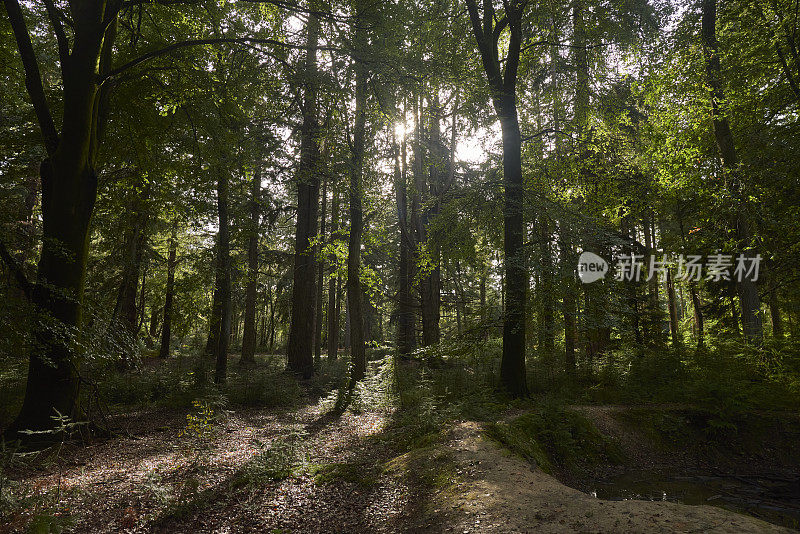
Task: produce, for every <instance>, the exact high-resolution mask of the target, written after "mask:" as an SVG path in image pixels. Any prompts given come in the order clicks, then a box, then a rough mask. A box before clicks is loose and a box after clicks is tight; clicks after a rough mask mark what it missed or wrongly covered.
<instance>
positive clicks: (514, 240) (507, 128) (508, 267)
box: [495, 93, 528, 396]
mask: <svg viewBox="0 0 800 534" xmlns="http://www.w3.org/2000/svg"><path fill="white" fill-rule="evenodd" d="M495 108H496V110H497V115H498V117H499V119H500V128H501V131H502V137H503V185H504V187H505V193H504V205H503V221H504V231H503V236H504V239H503V251H504V253H505V273H506V276H505V294H506V309H505V316H504V319H503V358H502V360H501V363H500V380H501V382H502V383H503V386H504V387H505V388H506V390H507V391H508V392H509V393H511V394H512V395H514V396H523V395H527V394H528V385H527V381H526V373H525V307H526V305H525V303H526V300H527V290H528V271H527V268H526V265H525V250H524V248H523V245H522V240H523V235H524V219H523V213H522V205H523V197H524V190H523V182H522V136H521V135H520V130H519V121H518V118H517V105H516V96H515V95H514V93H510V94H505V95H503V98H502V99H500V100H499V101H498V102H495Z"/></svg>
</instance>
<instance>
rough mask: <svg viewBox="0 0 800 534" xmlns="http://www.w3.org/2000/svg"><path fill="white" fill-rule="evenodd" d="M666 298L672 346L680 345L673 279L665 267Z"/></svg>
mask: <svg viewBox="0 0 800 534" xmlns="http://www.w3.org/2000/svg"><path fill="white" fill-rule="evenodd" d="M667 299H668V305H669V331H670V334H671V335H672V346H673V348H679V347H680V346H681V337H680V336H681V334H680V331H679V330H678V305H677V302H676V298H675V281H674V280H673V279H672V269H670V268H667Z"/></svg>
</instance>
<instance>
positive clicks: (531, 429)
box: [487, 404, 624, 472]
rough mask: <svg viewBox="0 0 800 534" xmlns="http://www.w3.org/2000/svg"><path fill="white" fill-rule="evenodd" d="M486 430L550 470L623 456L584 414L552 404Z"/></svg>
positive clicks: (606, 460) (512, 448)
mask: <svg viewBox="0 0 800 534" xmlns="http://www.w3.org/2000/svg"><path fill="white" fill-rule="evenodd" d="M487 433H488V435H489V437H491V438H493V439H495V440H497V441H499V442H500V443H502V444H503V445H505V446H506V447H508V448H509V449H510V450H511V451H513V452H515V453H516V454H519V455H520V456H522V457H523V458H525V459H527V460H528V461H531V462H533V463H535V464H536V465H538V466H540V467H541V468H542V469H543V470H545V471H547V472H552V471H553V470H554V468H558V469H567V470H569V469H575V468H577V467H579V466H580V465H593V464H597V463H600V462H611V463H621V462H622V461H623V459H624V458H623V456H622V453H621V451H620V449H619V447H618V446H617V445H616V444H615V443H613V442H611V441H610V440H609V439H608V438H606V437H605V436H603V435H602V434H601V433H600V432H599V431H598V430H597V429H596V428H595V427H594V425H592V423H591V422H590V421H589V420H588V419H586V418H585V417H584V416H583V415H581V414H579V413H577V412H575V411H573V410H569V409H564V408H560V407H558V406H555V405H550V404H545V405H544V406H542V407H541V408H539V409H538V410H536V411H533V412H530V413H526V414H524V415H521V416H519V417H516V418H515V419H513V420H512V421H510V422H508V423H493V424H491V425H490V426H489V427H488V428H487Z"/></svg>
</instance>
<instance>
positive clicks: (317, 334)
mask: <svg viewBox="0 0 800 534" xmlns="http://www.w3.org/2000/svg"><path fill="white" fill-rule="evenodd" d="M327 208H328V181H327V180H325V181H324V182H323V183H322V214H321V215H320V218H319V224H320V226H319V236H320V249H322V247H323V244H324V242H325V241H324V239H325V217H327V215H328V214H327V213H326V212H327ZM318 256H319V258H320V260H319V261H318V262H317V311H316V318H315V321H314V361H315V362H319V361H320V359H321V358H322V287H323V285H324V284H323V282H324V280H325V261H324V259H322V256H321V255H319V254H318Z"/></svg>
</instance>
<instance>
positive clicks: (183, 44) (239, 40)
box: [6, 0, 345, 83]
mask: <svg viewBox="0 0 800 534" xmlns="http://www.w3.org/2000/svg"><path fill="white" fill-rule="evenodd" d="M6 1H9V0H6ZM224 43H228V44H245V45H248V44H269V45H274V46H282V47H284V48H291V49H295V50H303V49H305V45H295V44H291V43H284V42H283V41H278V40H277V39H266V38H264V39H262V38H258V37H227V38H226V37H221V38H213V39H189V40H187V41H179V42H177V43H173V44H171V45H169V46H165V47H164V48H160V49H158V50H153V51H152V52H148V53H146V54H143V55H141V56H139V57H137V58H136V59H133V60H131V61H129V62H127V63H125V64H124V65H122V66H120V67H117V68H116V69H113V70H111V71H109V72H108V74H106V75H105V76H103V77H102V78H101V81H100V83H105V82H106V81H107V80H108V79H110V78H113V77H114V76H117V75H119V74H121V73H122V72H125V71H126V70H128V69H130V68H133V67H135V66H136V65H140V64H142V63H144V62H146V61H150V60H151V59H154V58H157V57H160V56H164V55H166V54H169V53H170V52H174V51H175V50H179V49H181V48H188V47H191V46H203V45H212V44H224ZM318 49H319V50H327V51H332V52H345V50H343V49H341V48H337V47H335V46H320V47H318Z"/></svg>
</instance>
